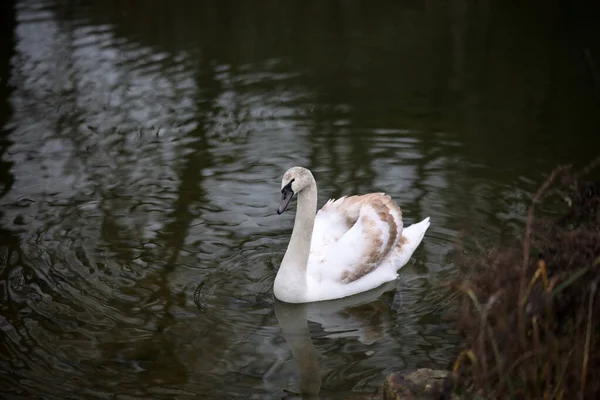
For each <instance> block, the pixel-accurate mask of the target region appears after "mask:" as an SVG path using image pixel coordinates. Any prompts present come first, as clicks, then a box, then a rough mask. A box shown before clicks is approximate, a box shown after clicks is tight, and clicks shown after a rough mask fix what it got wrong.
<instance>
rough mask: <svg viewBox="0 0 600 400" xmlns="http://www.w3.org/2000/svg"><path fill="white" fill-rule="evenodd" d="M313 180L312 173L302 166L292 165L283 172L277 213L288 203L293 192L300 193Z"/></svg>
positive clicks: (281, 211) (283, 209) (282, 210)
mask: <svg viewBox="0 0 600 400" xmlns="http://www.w3.org/2000/svg"><path fill="white" fill-rule="evenodd" d="M314 182H315V178H314V177H313V175H312V173H311V172H310V171H309V170H308V169H306V168H302V167H292V168H290V169H288V170H287V171H286V172H285V174H283V179H281V203H280V204H279V208H278V209H277V214H281V213H283V212H284V211H285V209H286V208H287V207H288V206H289V205H290V202H291V201H292V197H294V194H297V193H300V192H301V191H302V190H304V189H306V188H307V187H309V186H310V185H311V184H313V183H314Z"/></svg>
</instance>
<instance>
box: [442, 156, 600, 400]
mask: <svg viewBox="0 0 600 400" xmlns="http://www.w3.org/2000/svg"><path fill="white" fill-rule="evenodd" d="M599 164H600V159H598V160H597V161H596V162H595V163H593V164H591V165H590V166H589V167H588V168H586V169H585V170H584V171H582V172H579V173H576V172H575V171H573V169H572V168H570V167H559V168H558V169H556V170H555V171H554V172H553V173H552V174H551V176H550V177H549V178H548V180H547V181H546V182H545V183H544V184H543V185H542V187H540V189H539V190H538V192H537V193H536V195H535V197H534V199H533V203H532V205H531V207H530V211H529V215H528V220H527V227H526V229H525V233H524V235H523V237H522V239H521V240H520V241H519V242H518V243H516V244H515V245H513V246H501V247H499V248H497V249H495V250H493V251H492V252H490V253H489V254H487V255H486V256H485V257H483V258H480V259H477V260H472V261H470V262H469V265H468V267H469V270H470V271H471V276H470V278H469V279H468V280H461V281H459V282H456V283H455V285H456V288H457V289H458V292H459V296H458V298H459V300H458V301H459V312H458V313H457V314H456V316H455V318H456V323H457V327H458V329H459V331H460V332H461V333H462V334H463V335H464V338H465V343H466V346H465V347H464V348H463V349H462V351H461V352H460V354H459V355H458V357H457V359H456V361H455V362H454V365H453V376H452V379H448V381H447V382H446V387H445V390H444V392H445V393H444V394H440V396H441V397H442V398H450V394H451V393H455V394H458V393H462V394H466V398H474V397H475V396H481V397H482V398H502V399H504V398H511V399H512V398H518V399H596V398H600V295H599V293H600V288H599V287H598V286H599V284H600V207H599V205H600V180H597V179H596V180H594V179H591V180H590V173H597V172H598V171H597V170H598V169H599V168H598V166H599ZM556 199H560V201H559V202H557V201H556ZM559 203H560V204H562V207H559V208H560V210H559V213H558V216H557V215H554V216H552V217H549V216H546V217H543V218H542V217H538V216H537V214H536V211H538V210H539V209H540V208H541V207H545V208H546V210H547V209H549V208H551V207H557V204H559ZM463 279H464V278H463Z"/></svg>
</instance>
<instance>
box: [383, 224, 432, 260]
mask: <svg viewBox="0 0 600 400" xmlns="http://www.w3.org/2000/svg"><path fill="white" fill-rule="evenodd" d="M429 225H430V223H429V217H427V218H425V219H424V220H423V221H421V222H418V223H416V224H412V225H411V226H409V227H407V228H404V229H403V230H402V239H400V243H398V247H396V248H395V249H394V251H393V253H392V262H393V263H394V268H395V269H396V270H399V269H400V268H402V267H403V266H405V265H406V263H407V262H408V260H410V257H411V256H412V254H413V253H414V252H415V250H416V249H417V247H419V244H421V241H423V237H424V236H425V232H426V231H427V228H429Z"/></svg>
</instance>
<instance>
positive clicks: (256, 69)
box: [0, 0, 600, 399]
mask: <svg viewBox="0 0 600 400" xmlns="http://www.w3.org/2000/svg"><path fill="white" fill-rule="evenodd" d="M534 3H535V2H534ZM2 4H3V5H2V7H3V8H2V13H1V14H2V24H1V25H2V26H3V28H2V29H4V30H5V31H6V32H7V33H6V34H4V35H2V39H1V40H2V43H1V49H2V50H1V51H2V53H1V54H2V65H1V68H0V72H1V74H2V75H1V81H0V90H1V93H0V126H2V133H1V136H0V144H1V157H0V162H1V164H0V189H1V190H0V195H1V197H0V207H1V208H0V238H1V243H0V299H1V300H0V328H1V330H2V334H1V335H0V355H1V357H0V370H1V371H2V374H1V375H0V376H1V377H0V383H1V387H2V388H3V389H2V391H3V393H4V394H3V398H7V399H11V398H14V399H18V398H33V397H38V398H44V399H53V398H56V399H59V398H60V399H63V398H73V399H75V398H86V399H90V398H99V399H100V398H119V399H131V398H152V399H158V398H165V399H167V398H168V399H171V398H177V399H186V398H215V399H217V398H218V399H229V398H232V399H233V398H255V399H268V398H273V399H279V398H294V397H296V394H295V393H297V392H298V391H300V390H301V389H303V390H304V391H309V392H313V393H314V392H319V393H320V395H321V398H345V397H347V396H350V395H357V396H358V395H362V396H365V397H367V398H369V397H370V396H371V394H372V393H374V392H376V391H377V390H378V388H380V386H381V384H382V382H383V379H384V377H385V375H386V374H387V373H389V372H392V371H395V370H398V369H404V368H417V367H434V368H445V367H447V366H448V364H449V362H451V360H452V356H453V348H454V347H453V346H454V345H455V344H456V343H457V341H458V338H457V336H456V334H455V332H454V331H453V330H452V327H451V325H450V324H449V322H448V321H447V320H445V319H444V318H443V317H444V315H445V311H447V309H448V305H449V303H450V301H451V299H450V297H449V294H448V292H447V291H446V290H445V289H444V286H443V285H444V283H445V282H446V280H447V279H449V278H451V277H455V276H456V274H457V267H456V265H454V263H453V252H454V243H455V240H456V237H457V233H459V232H468V233H469V234H470V235H472V236H474V237H477V238H478V239H479V240H481V241H483V242H485V241H486V240H489V241H493V240H494V239H495V238H497V237H498V236H499V235H508V236H514V235H517V234H518V233H519V231H520V229H522V227H523V216H524V213H525V211H526V208H527V205H528V203H529V201H530V199H531V197H532V193H533V192H534V191H535V189H536V188H537V186H538V185H539V183H540V182H541V181H542V180H543V179H544V177H545V176H546V175H547V174H548V173H549V172H550V171H551V169H552V168H553V167H554V166H555V165H557V164H559V163H565V162H568V163H575V164H576V165H583V164H585V163H586V162H587V161H589V160H590V159H591V158H592V157H594V156H596V155H598V149H599V148H600V135H598V134H597V132H598V128H599V127H600V122H599V121H600V120H598V118H597V115H598V110H599V105H600V97H599V83H600V75H599V74H600V72H599V70H598V69H597V68H598V67H597V66H598V65H600V59H599V58H598V55H599V54H600V47H599V45H598V42H597V41H593V40H592V39H591V38H592V37H593V36H592V35H591V34H590V32H591V28H590V26H592V25H593V21H595V19H594V18H593V15H592V14H591V13H590V12H584V11H582V9H581V8H578V4H579V3H577V2H574V3H573V5H571V6H568V7H572V8H569V9H566V10H565V9H559V8H558V6H552V5H547V4H546V3H545V2H544V3H540V4H538V6H540V7H536V6H535V4H532V5H529V6H525V7H528V8H522V7H524V6H523V5H519V6H517V5H514V6H513V5H510V4H508V3H506V2H493V1H491V2H488V1H482V2H477V4H476V5H475V4H471V3H467V2H462V1H457V2H446V1H429V2H425V3H424V4H421V2H406V3H402V4H400V3H397V2H382V3H381V4H380V6H378V7H373V6H371V5H368V4H367V3H366V2H358V1H348V2H343V3H342V2H334V1H332V2H320V1H305V2H302V3H291V2H289V3H285V2H278V3H273V2H268V3H255V2H253V3H249V2H244V3H238V2H229V1H205V2H184V1H171V2H162V1H146V2H127V3H125V2H123V3H120V2H105V1H88V0H85V1H76V2H61V1H59V0H45V1H42V2H39V1H33V0H22V1H12V2H11V1H6V2H3V3H2ZM541 5H543V7H541ZM590 21H592V22H590ZM292 165H305V166H308V167H310V168H311V169H312V170H313V172H314V173H315V175H316V177H317V179H318V185H319V189H320V191H319V203H320V204H323V203H324V202H325V201H326V200H327V199H328V198H330V197H336V196H340V195H343V194H352V193H364V192H369V191H385V192H387V193H389V194H391V195H392V196H393V197H394V199H396V200H397V201H398V203H399V204H400V205H401V207H402V208H403V212H404V217H405V223H406V224H410V223H412V222H415V221H419V220H421V219H422V218H424V217H426V216H430V217H431V220H432V225H431V228H430V230H429V231H428V233H427V235H426V237H425V240H424V242H423V244H422V245H421V247H419V249H418V250H417V252H416V253H415V254H414V257H413V259H412V260H411V262H410V263H409V264H408V265H407V266H406V267H405V268H404V269H403V270H402V272H401V274H400V279H399V280H398V282H394V283H392V284H390V285H387V286H386V287H383V288H381V290H379V291H377V292H375V293H371V294H368V295H366V298H358V299H354V300H352V301H342V302H337V303H336V302H334V303H333V304H329V305H319V306H314V305H313V306H308V307H306V306H300V307H290V306H286V305H285V304H281V303H278V302H276V301H274V299H273V296H272V283H273V279H274V277H275V274H276V271H277V268H278V265H279V262H280V260H281V257H282V256H283V253H284V252H285V248H286V245H287V240H288V238H289V233H290V231H291V228H292V223H293V213H284V214H283V215H281V216H278V215H277V214H276V213H275V210H276V208H277V206H278V203H279V190H278V188H279V184H280V180H281V176H282V174H283V172H284V171H285V170H286V169H287V168H288V167H290V166H292ZM465 251H475V250H474V249H469V248H467V249H465ZM363 297H364V296H363Z"/></svg>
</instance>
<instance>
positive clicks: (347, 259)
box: [322, 193, 402, 283]
mask: <svg viewBox="0 0 600 400" xmlns="http://www.w3.org/2000/svg"><path fill="white" fill-rule="evenodd" d="M322 211H323V212H332V213H334V214H336V218H338V219H339V220H340V221H342V220H343V221H345V226H349V229H347V231H346V232H345V233H344V234H343V235H342V236H341V237H339V239H338V240H336V241H335V243H331V244H329V247H328V248H327V250H326V255H325V260H324V262H323V264H324V266H323V268H324V269H329V270H328V271H324V273H326V274H328V275H329V276H330V277H331V278H334V279H336V280H338V281H340V282H342V283H350V282H353V281H355V280H357V279H359V278H361V277H363V276H364V275H366V274H368V273H369V272H371V271H373V270H374V269H375V268H377V267H378V266H379V264H380V263H381V262H382V261H383V260H384V259H385V258H386V257H387V256H388V255H389V254H390V252H391V251H392V250H393V249H394V248H395V247H396V246H397V245H398V243H399V241H400V238H401V236H402V211H401V210H400V207H398V205H397V204H396V203H395V202H394V201H393V200H392V199H391V198H390V196H388V195H385V194H383V193H372V194H367V195H362V196H351V197H343V198H341V199H339V200H336V201H330V202H328V203H327V204H326V205H325V206H324V207H323V209H322Z"/></svg>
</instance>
